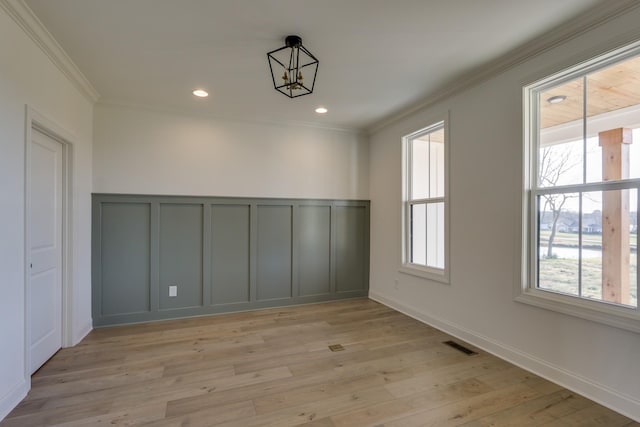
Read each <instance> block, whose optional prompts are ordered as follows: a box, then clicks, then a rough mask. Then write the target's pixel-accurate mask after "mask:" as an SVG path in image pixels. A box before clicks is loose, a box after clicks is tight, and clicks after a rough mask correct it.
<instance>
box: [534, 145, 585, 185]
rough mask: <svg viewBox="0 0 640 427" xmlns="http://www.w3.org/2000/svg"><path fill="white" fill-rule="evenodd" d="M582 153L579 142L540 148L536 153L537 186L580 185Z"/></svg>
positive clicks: (581, 146)
mask: <svg viewBox="0 0 640 427" xmlns="http://www.w3.org/2000/svg"><path fill="white" fill-rule="evenodd" d="M582 152H583V144H582V141H581V140H576V141H570V142H565V143H562V144H556V145H547V146H544V147H541V148H540V150H539V151H538V185H539V186H540V187H556V186H559V185H570V184H581V183H582Z"/></svg>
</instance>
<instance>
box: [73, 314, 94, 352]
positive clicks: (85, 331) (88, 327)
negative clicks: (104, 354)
mask: <svg viewBox="0 0 640 427" xmlns="http://www.w3.org/2000/svg"><path fill="white" fill-rule="evenodd" d="M92 330H93V319H89V320H87V321H86V322H84V325H82V327H81V328H80V329H79V330H78V333H76V334H73V342H72V343H71V346H72V347H73V346H74V345H77V344H78V343H79V342H80V341H82V340H83V339H84V337H86V336H87V335H89V332H91V331H92Z"/></svg>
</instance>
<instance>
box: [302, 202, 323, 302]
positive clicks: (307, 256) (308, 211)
mask: <svg viewBox="0 0 640 427" xmlns="http://www.w3.org/2000/svg"><path fill="white" fill-rule="evenodd" d="M298 230H299V233H298V266H299V269H298V283H299V290H300V295H303V296H306V295H321V294H329V293H330V292H331V205H326V206H309V205H300V208H299V215H298Z"/></svg>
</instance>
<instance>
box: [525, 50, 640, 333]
mask: <svg viewBox="0 0 640 427" xmlns="http://www.w3.org/2000/svg"><path fill="white" fill-rule="evenodd" d="M524 97H525V129H527V132H526V136H525V156H526V159H525V169H526V170H527V171H528V173H527V175H528V176H527V177H526V179H525V183H526V186H525V194H526V197H525V200H526V202H525V216H526V221H525V224H526V227H527V228H526V233H525V235H526V236H527V238H526V239H525V240H527V244H526V245H525V254H526V256H525V257H524V260H523V261H524V262H523V267H524V269H523V271H524V272H525V274H524V275H523V279H524V284H523V287H522V291H523V292H522V294H521V296H520V297H518V299H520V300H522V301H525V302H530V303H533V304H537V305H541V306H544V307H547V308H551V309H557V310H558V311H564V312H568V313H571V314H574V315H578V316H580V317H585V318H589V319H592V320H596V321H601V322H603V323H607V324H611V325H615V326H619V327H623V328H625V329H631V330H637V331H640V312H639V310H638V287H639V279H638V270H637V268H638V211H639V210H640V209H639V202H638V194H639V193H640V44H635V45H632V46H627V47H625V48H622V49H619V50H617V51H615V52H612V53H609V54H607V55H604V56H601V57H598V58H595V59H593V60H591V61H589V62H586V63H584V64H581V65H579V66H577V67H574V68H572V69H569V70H566V71H564V72H561V73H558V74H555V75H553V76H550V77H548V78H546V79H543V80H542V81H540V82H537V83H534V84H532V85H529V86H527V87H525V90H524Z"/></svg>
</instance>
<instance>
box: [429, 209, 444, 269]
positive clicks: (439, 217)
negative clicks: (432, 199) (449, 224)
mask: <svg viewBox="0 0 640 427" xmlns="http://www.w3.org/2000/svg"><path fill="white" fill-rule="evenodd" d="M427 266H429V267H435V268H444V203H429V204H428V205H427Z"/></svg>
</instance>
